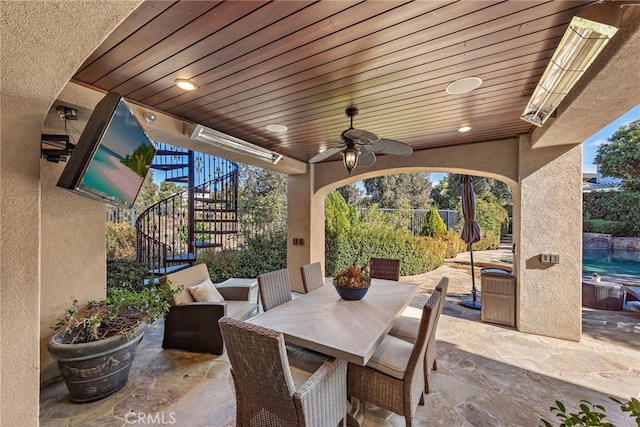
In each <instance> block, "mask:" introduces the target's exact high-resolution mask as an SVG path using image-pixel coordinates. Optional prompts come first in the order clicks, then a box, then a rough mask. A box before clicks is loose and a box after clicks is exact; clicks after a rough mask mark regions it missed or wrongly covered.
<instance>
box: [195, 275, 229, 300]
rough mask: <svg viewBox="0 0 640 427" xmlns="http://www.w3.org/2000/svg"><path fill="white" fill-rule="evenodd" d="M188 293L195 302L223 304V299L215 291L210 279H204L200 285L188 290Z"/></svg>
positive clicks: (216, 290)
mask: <svg viewBox="0 0 640 427" xmlns="http://www.w3.org/2000/svg"><path fill="white" fill-rule="evenodd" d="M189 293H190V294H191V296H192V297H193V299H194V300H196V301H197V302H223V301H224V298H223V297H222V295H220V292H218V289H216V285H214V284H213V282H212V281H211V279H206V280H204V281H203V282H202V283H199V284H197V285H195V286H191V287H190V288H189Z"/></svg>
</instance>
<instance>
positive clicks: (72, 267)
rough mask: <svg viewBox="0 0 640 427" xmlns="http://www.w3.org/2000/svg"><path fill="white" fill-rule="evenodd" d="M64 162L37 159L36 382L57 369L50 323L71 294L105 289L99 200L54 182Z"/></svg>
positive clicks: (85, 296) (84, 296)
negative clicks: (38, 374)
mask: <svg viewBox="0 0 640 427" xmlns="http://www.w3.org/2000/svg"><path fill="white" fill-rule="evenodd" d="M64 166H65V163H59V164H55V163H51V162H47V161H46V160H41V161H40V177H41V181H40V182H41V186H40V197H41V206H40V212H41V218H40V220H41V230H42V231H41V234H40V237H41V254H42V255H41V289H42V290H41V293H40V295H41V305H40V316H41V317H40V371H41V382H42V383H46V382H48V381H49V380H51V379H53V378H56V377H57V376H58V375H59V374H60V373H59V370H58V368H57V364H56V363H55V362H54V361H53V359H52V358H51V356H50V355H49V352H48V351H47V341H48V340H49V337H51V335H53V334H54V333H55V332H54V331H53V330H52V329H51V326H53V325H54V324H55V323H56V321H57V319H59V318H61V317H62V315H63V314H64V313H65V311H66V310H67V309H68V308H70V307H71V303H72V302H73V300H74V299H77V300H78V301H79V302H81V303H82V302H86V301H89V300H92V299H93V300H95V299H101V298H104V296H105V288H106V277H105V272H106V250H105V221H104V215H105V204H104V203H102V202H98V201H94V200H91V199H88V198H86V197H82V196H80V195H78V194H74V193H72V192H70V191H68V190H64V189H62V188H59V187H56V185H55V184H56V182H57V181H58V178H59V177H60V174H61V173H62V169H63V168H64ZM80 230H82V232H79V231H80Z"/></svg>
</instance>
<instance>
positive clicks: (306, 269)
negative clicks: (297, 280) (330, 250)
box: [300, 262, 324, 293]
mask: <svg viewBox="0 0 640 427" xmlns="http://www.w3.org/2000/svg"><path fill="white" fill-rule="evenodd" d="M300 273H301V274H302V286H303V287H304V292H305V293H309V292H311V291H315V290H316V289H320V288H321V287H323V286H324V276H323V275H322V266H321V265H320V263H319V262H314V263H313V264H305V265H303V266H301V267H300Z"/></svg>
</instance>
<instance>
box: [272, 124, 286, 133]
mask: <svg viewBox="0 0 640 427" xmlns="http://www.w3.org/2000/svg"><path fill="white" fill-rule="evenodd" d="M267 130H268V131H269V132H275V133H282V132H286V131H287V127H286V126H284V125H267Z"/></svg>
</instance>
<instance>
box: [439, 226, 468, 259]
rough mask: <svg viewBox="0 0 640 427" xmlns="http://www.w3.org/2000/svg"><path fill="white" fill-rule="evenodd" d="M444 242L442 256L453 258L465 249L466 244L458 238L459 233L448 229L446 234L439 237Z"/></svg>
mask: <svg viewBox="0 0 640 427" xmlns="http://www.w3.org/2000/svg"><path fill="white" fill-rule="evenodd" d="M440 240H442V241H443V242H444V244H445V251H444V257H445V258H455V256H456V255H458V254H459V253H460V252H464V251H466V250H467V244H466V243H465V242H464V240H462V239H461V238H460V233H458V232H456V231H453V230H449V231H447V234H445V235H444V236H442V237H440Z"/></svg>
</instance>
